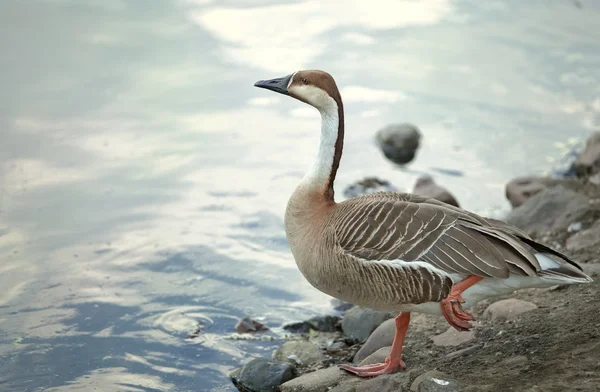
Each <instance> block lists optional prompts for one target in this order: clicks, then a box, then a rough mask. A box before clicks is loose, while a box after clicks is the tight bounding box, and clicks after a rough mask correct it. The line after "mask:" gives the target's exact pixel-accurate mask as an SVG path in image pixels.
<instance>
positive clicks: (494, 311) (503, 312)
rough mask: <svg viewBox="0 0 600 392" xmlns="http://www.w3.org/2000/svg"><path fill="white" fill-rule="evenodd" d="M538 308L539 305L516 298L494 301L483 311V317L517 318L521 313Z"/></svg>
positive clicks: (494, 318)
mask: <svg viewBox="0 0 600 392" xmlns="http://www.w3.org/2000/svg"><path fill="white" fill-rule="evenodd" d="M535 309H537V305H536V304H534V303H531V302H528V301H523V300H520V299H516V298H510V299H504V300H501V301H498V302H494V303H493V304H491V305H490V306H488V308H487V309H486V310H485V311H484V312H483V317H484V318H488V319H491V320H498V319H505V320H515V319H517V318H518V316H519V315H521V314H523V313H527V312H531V311H532V310H535Z"/></svg>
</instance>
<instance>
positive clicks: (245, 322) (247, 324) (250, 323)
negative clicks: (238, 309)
mask: <svg viewBox="0 0 600 392" xmlns="http://www.w3.org/2000/svg"><path fill="white" fill-rule="evenodd" d="M235 330H236V332H238V333H247V332H258V331H268V330H269V328H267V327H265V325H264V324H263V323H259V322H258V321H256V320H252V319H251V318H250V317H244V318H243V319H240V321H238V322H237V324H236V325H235Z"/></svg>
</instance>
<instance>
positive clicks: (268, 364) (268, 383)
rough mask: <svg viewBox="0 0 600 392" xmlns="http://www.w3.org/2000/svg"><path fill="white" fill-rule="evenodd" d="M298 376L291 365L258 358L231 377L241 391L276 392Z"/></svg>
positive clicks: (234, 372) (233, 373)
mask: <svg viewBox="0 0 600 392" xmlns="http://www.w3.org/2000/svg"><path fill="white" fill-rule="evenodd" d="M297 375H298V372H297V371H296V368H295V367H294V365H292V364H290V363H286V362H273V361H269V360H267V359H264V358H256V359H253V360H252V361H250V362H248V363H247V364H245V365H244V366H243V367H242V368H241V369H237V370H235V371H233V372H232V373H231V374H230V375H229V376H230V377H231V381H232V382H233V385H235V387H236V388H237V389H238V390H240V391H252V392H275V391H278V390H279V386H280V385H281V384H283V383H285V382H286V381H289V380H292V379H293V378H295V377H296V376H297Z"/></svg>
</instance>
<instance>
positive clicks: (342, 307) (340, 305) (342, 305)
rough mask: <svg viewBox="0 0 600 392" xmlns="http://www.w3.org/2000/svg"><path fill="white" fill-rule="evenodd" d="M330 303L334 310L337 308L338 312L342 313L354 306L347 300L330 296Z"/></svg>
mask: <svg viewBox="0 0 600 392" xmlns="http://www.w3.org/2000/svg"><path fill="white" fill-rule="evenodd" d="M331 304H332V305H333V309H334V310H337V311H338V312H342V313H343V312H345V311H346V310H348V309H350V308H352V307H353V306H354V305H352V304H351V303H349V302H346V301H342V300H341V299H337V298H332V299H331Z"/></svg>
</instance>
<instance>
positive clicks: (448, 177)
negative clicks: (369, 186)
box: [0, 0, 600, 391]
mask: <svg viewBox="0 0 600 392" xmlns="http://www.w3.org/2000/svg"><path fill="white" fill-rule="evenodd" d="M588 3H589V4H588ZM581 6H582V8H578V7H576V6H574V5H573V3H572V2H569V1H562V2H561V1H556V2H552V3H548V2H545V1H536V2H516V1H515V2H509V1H489V2H485V4H481V2H475V1H466V0H464V1H450V0H432V1H422V2H415V1H405V2H397V1H391V0H390V1H384V0H378V1H371V2H369V5H368V7H367V6H365V5H364V4H363V2H358V1H357V2H352V4H347V5H344V7H340V6H339V5H337V4H334V3H332V4H324V3H323V2H316V1H306V2H300V1H296V2H288V3H280V2H275V1H269V0H260V1H255V2H246V1H236V0H229V1H218V2H217V1H210V0H209V1H200V0H197V1H194V0H181V1H177V0H173V1H164V2H153V3H152V5H151V6H149V5H148V4H146V3H144V4H142V3H139V2H124V1H111V2H104V1H99V0H98V1H96V0H94V1H92V0H90V1H86V2H80V1H75V0H35V1H34V0H27V1H20V2H4V3H2V4H0V19H1V22H2V23H0V29H1V31H2V33H3V36H4V37H10V38H8V39H4V40H1V41H0V50H2V53H3V56H2V57H1V60H0V69H1V71H2V72H0V82H1V83H2V86H3V87H4V89H3V91H4V93H3V94H2V95H0V99H1V102H0V132H1V141H2V142H1V143H0V260H1V262H0V287H2V290H0V330H1V334H0V358H2V360H1V361H0V389H2V390H8V391H24V390H29V391H35V390H41V389H44V390H48V391H55V390H56V391H58V390H60V391H63V390H82V389H83V390H88V389H93V388H98V389H101V390H131V391H133V390H136V391H139V390H178V391H188V390H189V391H197V390H212V389H214V390H220V391H225V390H232V387H231V386H230V385H229V382H228V380H227V373H228V372H229V371H231V370H233V369H234V368H235V367H237V366H239V365H240V364H242V363H244V362H245V361H246V360H248V359H249V358H251V357H253V356H257V355H262V356H269V355H270V353H271V351H272V349H273V347H274V346H275V345H276V344H277V342H278V339H279V337H280V328H279V327H280V326H281V324H282V323H284V322H287V321H290V320H297V319H301V318H305V317H309V316H310V315H312V314H314V313H319V312H326V311H328V310H329V305H328V301H327V297H326V296H325V295H323V294H320V293H318V292H317V291H316V290H314V289H312V288H311V287H310V286H309V285H308V284H307V283H306V282H305V281H304V279H303V278H302V277H301V275H300V273H299V272H298V271H297V269H296V267H295V264H294V262H293V260H292V258H291V255H290V253H289V251H288V247H287V242H286V239H285V235H284V232H283V222H282V216H283V210H284V208H285V204H286V201H287V197H288V196H289V194H290V193H291V192H292V190H293V189H294V186H295V184H296V183H297V181H298V179H299V178H300V177H301V176H302V174H303V172H304V170H305V169H306V168H307V167H308V165H309V163H310V162H309V161H310V159H311V157H312V155H313V154H314V149H315V146H316V143H317V138H318V129H319V125H318V121H319V119H318V116H317V115H316V113H315V111H314V110H311V108H308V107H305V106H303V105H301V104H299V103H298V102H294V101H293V100H290V99H282V98H281V97H273V96H271V95H267V94H263V93H262V92H260V91H257V90H256V89H254V88H253V87H252V86H253V83H254V82H255V81H256V80H258V79H264V78H270V77H276V76H281V75H283V74H287V73H289V72H292V71H294V70H297V69H299V68H322V69H326V70H328V71H330V72H331V73H332V74H334V76H335V77H336V79H337V81H338V84H339V85H340V87H341V89H342V96H343V98H344V101H345V107H346V111H347V120H346V122H347V128H348V129H347V140H346V144H345V155H344V158H343V160H342V167H341V170H340V172H339V180H338V182H337V184H336V188H337V189H338V192H337V193H338V195H341V194H342V192H341V189H343V188H344V187H345V186H346V185H348V184H349V183H350V182H352V181H355V180H357V179H359V178H362V177H364V176H367V175H377V176H379V177H381V178H385V179H388V180H390V181H391V182H392V183H393V184H395V185H396V186H397V187H399V188H401V189H404V190H410V189H412V186H413V184H414V181H415V179H416V178H417V177H418V176H419V175H420V174H421V173H430V174H432V175H433V176H434V177H435V178H436V181H437V182H439V183H440V184H443V185H444V186H446V187H448V188H449V189H451V191H452V192H453V193H454V194H456V196H457V198H458V199H459V201H460V203H461V205H463V206H465V207H466V208H468V209H471V210H474V211H477V212H483V213H491V212H495V213H500V212H502V211H503V210H505V209H506V208H507V203H506V202H505V201H504V197H503V186H504V184H505V183H506V182H507V181H508V180H509V179H510V178H512V177H514V176H516V175H522V174H530V173H540V172H542V171H544V170H547V169H548V168H549V166H550V163H549V159H551V158H552V157H556V156H558V154H559V151H560V148H559V147H557V145H556V143H558V142H560V143H564V142H566V141H567V140H569V139H571V138H575V139H578V138H582V137H585V135H586V134H588V133H589V132H590V131H591V130H592V129H593V128H594V127H598V124H599V123H600V88H599V87H598V86H600V83H598V82H599V80H600V71H598V70H599V69H600V55H599V54H598V52H597V50H596V48H597V42H596V38H595V37H597V36H598V34H599V33H600V27H599V25H598V24H597V20H598V17H599V16H600V15H599V14H600V7H599V6H598V5H597V4H595V3H593V2H582V4H581ZM404 121H407V122H412V123H415V124H417V125H418V126H419V128H421V130H422V131H423V133H424V138H423V146H422V148H421V150H420V151H419V153H418V157H417V160H416V161H415V162H414V163H413V164H411V165H410V167H409V168H408V169H406V170H399V169H397V168H394V167H393V166H392V165H391V164H390V163H388V162H387V161H385V159H384V158H383V156H382V154H381V153H380V152H379V151H378V150H377V148H376V146H375V143H374V142H373V135H374V132H375V131H376V130H377V129H378V128H379V127H381V126H383V125H385V124H388V123H390V122H404ZM482 195H483V196H482ZM282 282H285V284H282ZM245 315H250V316H254V317H263V321H264V322H265V323H266V324H267V325H268V326H270V327H271V330H272V331H271V332H269V333H267V334H266V335H265V337H266V339H258V340H240V339H239V338H237V337H236V336H235V335H232V332H233V330H234V325H235V322H236V320H237V319H238V318H239V317H242V316H245ZM269 337H271V338H273V339H274V340H270V339H269Z"/></svg>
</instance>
